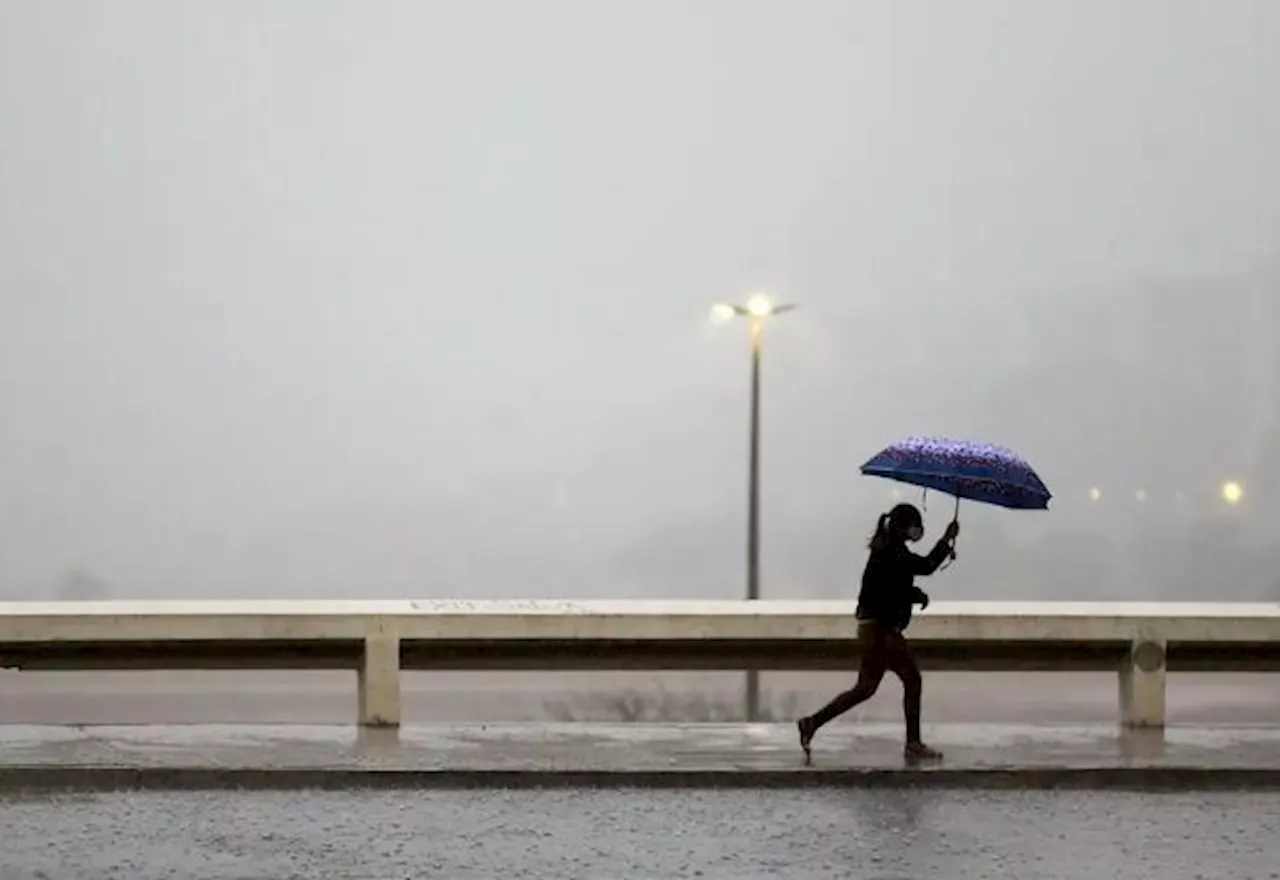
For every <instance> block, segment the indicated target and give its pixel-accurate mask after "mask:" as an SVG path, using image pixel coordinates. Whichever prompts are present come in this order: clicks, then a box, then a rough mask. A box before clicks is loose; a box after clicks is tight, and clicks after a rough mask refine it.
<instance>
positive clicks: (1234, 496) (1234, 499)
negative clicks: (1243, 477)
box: [1222, 480, 1244, 507]
mask: <svg viewBox="0 0 1280 880" xmlns="http://www.w3.org/2000/svg"><path fill="white" fill-rule="evenodd" d="M1222 500H1223V501H1225V502H1227V503H1228V504H1230V505H1231V506H1232V507H1234V506H1235V505H1237V504H1239V503H1240V502H1241V501H1243V500H1244V487H1243V486H1241V485H1240V484H1239V483H1237V482H1236V481H1235V480H1230V481H1228V482H1226V483H1223V484H1222Z"/></svg>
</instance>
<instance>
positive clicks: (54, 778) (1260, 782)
mask: <svg viewBox="0 0 1280 880" xmlns="http://www.w3.org/2000/svg"><path fill="white" fill-rule="evenodd" d="M539 788H541V789H565V788H586V789H592V788H594V789H603V788H608V789H618V788H637V789H639V788H647V789H681V788H774V789H785V788H869V789H887V788H923V789H929V788H932V789H973V790H987V791H1009V790H1033V791H1050V790H1099V791H1107V790H1111V791H1224V790H1251V791H1259V790H1280V767H1275V768H1247V767H1237V768H1225V769H1211V768H1206V767H1021V768H1019V767H1000V768H957V769H946V768H933V769H913V768H884V769H857V768H844V769H830V770H826V769H777V770H768V769H764V770H752V769H747V770H731V769H707V770H625V769H623V770H496V769H488V770H486V769H471V770H468V769H459V770H423V769H385V770H372V769H369V770H364V769H353V768H345V769H344V768H325V767H296V768H266V767H106V766H58V767H49V766H9V767H2V768H0V792H22V791H31V792H37V791H38V792H68V793H70V792H111V791H124V790H134V791H227V790H248V791H300V790H306V789H318V790H329V791H334V790H359V789H383V790H388V789H420V790H437V791H449V790H462V789H539Z"/></svg>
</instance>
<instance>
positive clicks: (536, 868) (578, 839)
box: [0, 789, 1280, 880]
mask: <svg viewBox="0 0 1280 880" xmlns="http://www.w3.org/2000/svg"><path fill="white" fill-rule="evenodd" d="M0 828H3V829H4V845H3V847H0V876H3V877H4V878H5V880H36V878H40V880H52V878H57V880H78V878H94V880H114V878H119V880H179V878H182V880H268V878H270V880H292V878H298V880H303V878H305V880H326V878H333V880H366V878H367V880H375V878H376V880H399V878H404V880H417V878H424V877H426V878H430V877H439V878H462V877H485V878H489V877H502V878H504V880H505V878H510V880H520V878H528V880H534V878H538V880H543V878H546V880H550V878H593V880H605V878H610V880H611V878H627V880H648V878H653V880H656V878H692V877H700V878H706V880H755V878H788V880H816V878H830V880H835V878H841V880H906V878H947V880H977V878H993V877H1012V878H1018V880H1097V878H1100V877H1105V878H1115V880H1150V878H1152V877H1161V878H1169V880H1194V878H1204V880H1246V878H1247V880H1275V878H1278V877H1280V795H1275V794H1224V793H1218V794H1205V793H1193V794H1142V795H1138V794H1123V793H1114V792H1112V793H1105V792H1102V793H1099V792H1052V793H1051V792H1002V793H993V792H982V793H975V792H956V791H913V790H901V791H876V792H869V791H850V790H830V789H825V790H824V789H818V790H809V791H776V790H770V791H758V790H735V791H719V790H711V791H682V792H671V791H607V790H597V791H502V790H485V791H470V792H461V791H455V792H361V791H350V792H340V793H339V792H308V791H298V792H290V793H282V792H253V793H248V792H240V793H233V792H219V793H211V792H183V793H158V792H148V793H118V794H99V795H78V796H58V797H53V798H50V797H45V796H39V795H18V796H14V795H7V796H0Z"/></svg>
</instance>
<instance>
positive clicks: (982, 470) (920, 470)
mask: <svg viewBox="0 0 1280 880" xmlns="http://www.w3.org/2000/svg"><path fill="white" fill-rule="evenodd" d="M862 473H864V474H867V475H868V476H873V477H884V478H886V479H890V480H896V481H898V482H899V483H908V484H910V485H912V486H920V487H922V488H924V489H935V490H937V491H939V492H945V493H947V494H948V495H954V496H956V504H957V506H959V503H960V499H961V498H964V499H968V500H970V501H978V502H980V503H983V504H994V505H997V506H999V507H1008V508H1012V509H1014V510H1045V509H1047V508H1048V507H1049V499H1050V498H1051V497H1052V496H1051V495H1050V493H1049V490H1048V488H1046V487H1045V484H1044V483H1043V482H1042V481H1041V479H1040V477H1039V476H1037V475H1036V472H1035V471H1034V470H1033V469H1032V468H1031V465H1029V464H1027V462H1026V461H1025V460H1024V459H1023V458H1022V457H1021V456H1019V455H1018V454H1017V453H1015V452H1013V451H1012V450H1010V449H1006V448H1005V447H1003V446H996V445H994V444H991V443H974V442H971V441H968V440H954V439H949V438H946V437H909V438H907V439H906V440H903V441H901V442H899V443H895V444H893V445H892V446H890V447H888V448H887V449H885V450H883V451H881V452H880V453H879V454H877V455H876V456H875V457H873V458H872V459H871V460H870V461H868V462H867V463H866V464H864V465H863V466H862Z"/></svg>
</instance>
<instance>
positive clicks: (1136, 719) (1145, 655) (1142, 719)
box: [1120, 636, 1167, 728]
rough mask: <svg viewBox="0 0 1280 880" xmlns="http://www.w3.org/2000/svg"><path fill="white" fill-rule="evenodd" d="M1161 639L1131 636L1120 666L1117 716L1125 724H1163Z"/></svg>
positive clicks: (1133, 725) (1163, 698)
mask: <svg viewBox="0 0 1280 880" xmlns="http://www.w3.org/2000/svg"><path fill="white" fill-rule="evenodd" d="M1166 648H1167V645H1166V643H1165V641H1164V639H1160V638H1148V637H1145V636H1142V637H1139V638H1136V639H1134V641H1133V644H1132V645H1131V646H1130V647H1129V654H1128V656H1127V657H1125V659H1124V661H1123V662H1122V663H1121V666H1120V720H1121V723H1122V724H1123V725H1124V726H1125V727H1130V728H1133V727H1164V703H1165V650H1166Z"/></svg>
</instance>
